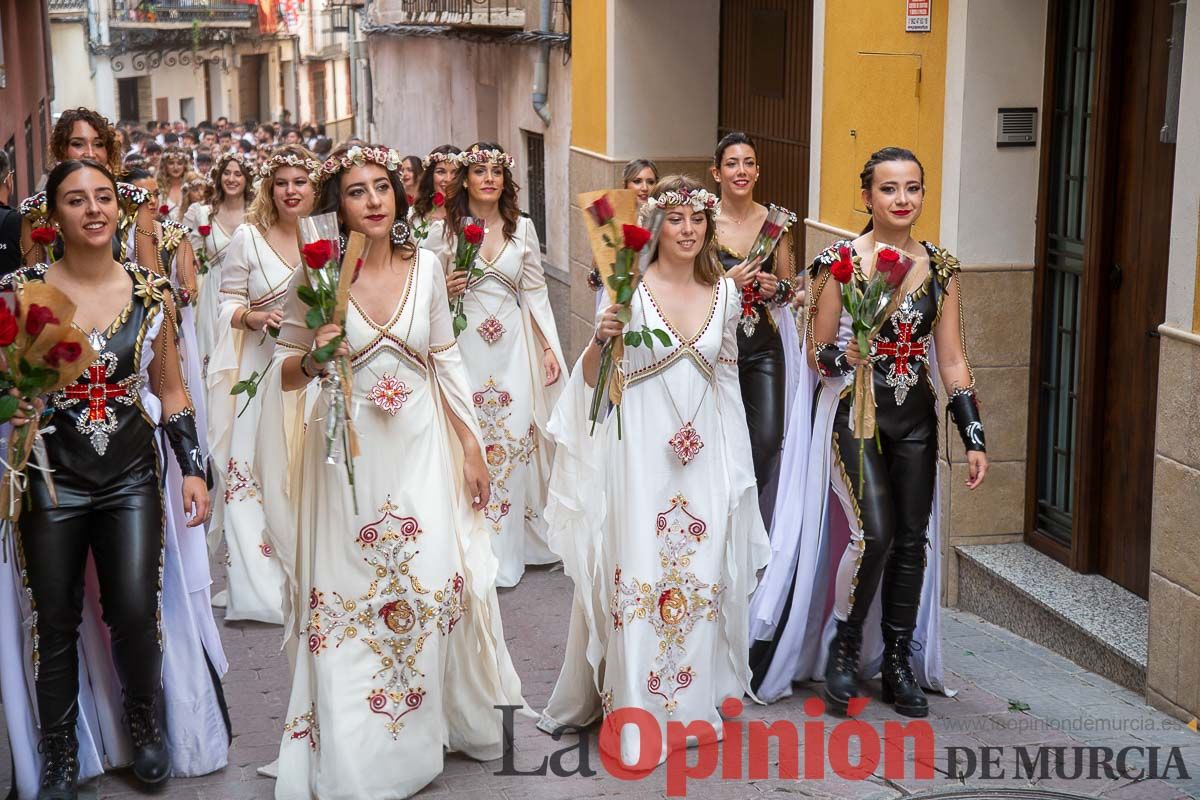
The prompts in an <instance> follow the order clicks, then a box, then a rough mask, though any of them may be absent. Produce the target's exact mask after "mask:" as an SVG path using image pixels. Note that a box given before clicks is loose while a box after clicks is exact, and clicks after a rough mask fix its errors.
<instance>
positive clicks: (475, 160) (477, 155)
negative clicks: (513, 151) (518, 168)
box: [455, 150, 513, 169]
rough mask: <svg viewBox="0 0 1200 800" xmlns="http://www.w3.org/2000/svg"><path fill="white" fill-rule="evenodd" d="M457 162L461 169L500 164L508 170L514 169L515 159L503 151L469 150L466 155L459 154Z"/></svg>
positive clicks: (456, 158)
mask: <svg viewBox="0 0 1200 800" xmlns="http://www.w3.org/2000/svg"><path fill="white" fill-rule="evenodd" d="M455 160H457V161H458V164H459V166H461V167H467V166H470V165H471V164H499V165H500V166H502V167H505V168H507V169H512V168H513V157H512V156H511V155H509V154H508V153H505V152H503V151H502V150H468V151H467V152H465V153H459V154H458V155H457V156H456V157H455Z"/></svg>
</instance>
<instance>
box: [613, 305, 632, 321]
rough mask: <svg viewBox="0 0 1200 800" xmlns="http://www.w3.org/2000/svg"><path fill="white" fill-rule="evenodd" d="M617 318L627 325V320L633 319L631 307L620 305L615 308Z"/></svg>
mask: <svg viewBox="0 0 1200 800" xmlns="http://www.w3.org/2000/svg"><path fill="white" fill-rule="evenodd" d="M617 319H618V320H620V321H621V322H622V323H624V324H625V325H628V324H629V320H631V319H633V309H631V308H630V307H629V306H621V307H620V308H618V309H617Z"/></svg>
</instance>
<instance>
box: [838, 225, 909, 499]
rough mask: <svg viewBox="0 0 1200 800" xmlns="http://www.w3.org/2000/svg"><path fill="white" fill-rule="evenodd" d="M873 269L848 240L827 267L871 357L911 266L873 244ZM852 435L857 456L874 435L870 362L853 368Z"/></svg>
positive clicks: (891, 251) (865, 352)
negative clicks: (865, 266) (867, 268)
mask: <svg viewBox="0 0 1200 800" xmlns="http://www.w3.org/2000/svg"><path fill="white" fill-rule="evenodd" d="M873 256H874V260H875V269H874V270H873V271H872V272H871V275H870V277H866V276H864V275H863V272H862V267H861V263H860V261H861V259H860V257H859V256H857V255H855V253H854V248H853V247H852V246H850V245H849V244H843V245H841V246H839V247H838V250H837V260H836V261H835V262H834V263H833V264H832V266H831V267H830V273H831V274H832V275H833V279H834V280H836V281H837V282H838V283H839V284H840V285H841V293H842V307H843V308H844V309H846V313H847V314H848V315H849V316H850V328H851V332H852V333H853V335H854V338H855V340H856V341H857V342H858V352H859V353H861V354H862V357H863V358H868V359H869V357H870V353H871V341H872V340H873V339H874V338H875V337H876V336H878V335H879V331H880V330H882V328H883V326H884V323H886V322H887V318H888V315H889V313H890V311H891V310H892V308H893V300H894V299H895V297H896V295H897V292H899V291H900V287H901V286H903V285H904V279H905V278H907V277H908V273H909V272H910V271H911V270H912V268H913V263H914V262H913V259H912V257H911V256H909V255H908V254H907V253H904V252H902V251H900V250H897V249H895V248H894V247H890V246H888V245H884V244H880V245H876V248H875V252H874V254H873ZM851 427H852V428H853V429H854V438H856V439H858V447H859V460H860V463H861V460H862V452H863V450H864V449H865V442H866V440H867V439H870V438H875V443H876V446H877V447H878V446H879V437H878V432H877V431H876V429H875V383H874V377H873V375H872V368H871V365H870V362H869V361H868V363H867V364H864V365H862V366H860V367H857V368H856V369H855V371H854V404H853V414H852V419H851ZM858 484H859V492H860V493H861V492H862V486H863V471H862V470H860V471H859V478H858Z"/></svg>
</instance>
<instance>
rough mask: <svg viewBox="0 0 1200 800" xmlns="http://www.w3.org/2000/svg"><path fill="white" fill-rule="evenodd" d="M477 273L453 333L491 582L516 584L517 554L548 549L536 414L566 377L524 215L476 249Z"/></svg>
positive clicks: (446, 254)
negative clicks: (477, 438) (476, 457)
mask: <svg viewBox="0 0 1200 800" xmlns="http://www.w3.org/2000/svg"><path fill="white" fill-rule="evenodd" d="M425 241H426V246H430V247H435V248H437V250H438V253H439V256H440V257H441V259H442V262H443V266H444V268H445V269H447V270H452V269H453V268H454V242H453V241H447V239H446V237H445V234H444V227H443V225H441V224H439V223H436V222H435V223H434V224H433V225H432V226H431V227H430V233H429V236H428V238H427V239H426V240H425ZM475 266H476V267H478V268H480V269H482V270H483V277H481V278H477V279H475V278H473V279H472V282H471V288H470V289H469V290H468V291H467V294H466V298H465V300H464V303H463V309H464V311H465V312H466V315H467V328H466V330H465V331H463V332H462V333H461V334H460V335H459V337H458V343H459V348H460V349H461V350H462V358H463V362H464V363H465V364H466V366H467V374H468V377H469V378H470V381H471V390H472V392H473V394H472V402H473V403H474V406H475V414H476V416H477V417H478V419H479V426H480V428H482V430H483V443H484V447H485V452H484V457H485V458H486V460H487V465H488V474H489V475H490V477H491V487H492V497H491V501H490V502H489V503H488V506H487V508H486V509H484V516H485V517H486V518H487V521H488V524H489V526H490V528H491V531H492V534H493V538H492V546H493V548H494V549H495V551H496V557H497V558H499V559H500V574H499V577H498V579H497V583H498V585H500V586H516V585H517V583H518V582H519V581H520V580H521V576H522V575H523V574H524V572H525V565H526V564H549V563H553V562H554V561H557V560H558V559H557V558H556V557H555V556H554V554H553V553H551V552H550V551H549V549H548V548H547V546H546V524H545V521H544V520H543V519H542V509H543V508H545V505H546V482H547V480H548V479H549V475H550V463H551V460H552V458H553V451H552V443H551V442H550V440H549V439H548V438H547V437H546V435H545V426H546V422H547V421H548V420H549V417H550V412H551V411H552V410H553V408H554V403H555V401H556V399H557V398H558V395H559V393H560V392H561V390H562V385H563V384H564V383H565V381H566V376H567V370H566V362H565V361H564V360H563V355H562V348H561V347H560V345H559V341H558V329H557V328H556V327H555V324H554V313H553V311H552V310H551V308H550V296H549V293H548V292H547V290H546V274H545V272H544V270H543V269H542V248H541V245H540V244H539V243H538V236H537V231H536V230H535V229H534V227H533V222H532V221H531V220H530V219H528V218H527V217H521V218H520V220H519V221H518V223H517V229H516V231H515V232H514V234H513V238H512V239H510V240H508V241H507V242H506V243H505V245H504V248H503V249H502V250H501V251H500V253H499V254H498V255H497V256H496V257H495V258H494V259H493V260H492V261H490V262H489V261H486V260H484V259H483V257H482V256H480V257H478V258H476V260H475ZM535 322H536V323H537V326H538V328H539V329H540V330H541V332H542V335H543V336H545V337H546V341H547V342H548V343H549V345H550V349H551V351H552V352H553V353H554V356H555V358H557V359H558V363H559V368H560V370H561V372H562V376H561V377H560V378H559V379H558V382H557V383H556V384H554V385H553V386H550V387H547V386H545V375H544V373H543V369H542V345H541V343H540V340H539V339H538V338H537V336H536V334H535V333H534V330H533V325H534V323H535Z"/></svg>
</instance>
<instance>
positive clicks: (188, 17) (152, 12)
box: [111, 0, 258, 22]
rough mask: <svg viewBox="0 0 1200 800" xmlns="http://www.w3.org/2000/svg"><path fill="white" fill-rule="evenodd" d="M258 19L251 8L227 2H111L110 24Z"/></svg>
mask: <svg viewBox="0 0 1200 800" xmlns="http://www.w3.org/2000/svg"><path fill="white" fill-rule="evenodd" d="M257 15H258V9H257V7H256V6H255V5H248V4H246V3H235V2H232V1H231V0H223V1H222V0H112V12H111V19H112V21H113V22H220V21H222V20H246V19H253V18H255V17H256V16H257Z"/></svg>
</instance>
